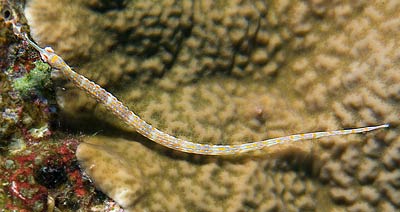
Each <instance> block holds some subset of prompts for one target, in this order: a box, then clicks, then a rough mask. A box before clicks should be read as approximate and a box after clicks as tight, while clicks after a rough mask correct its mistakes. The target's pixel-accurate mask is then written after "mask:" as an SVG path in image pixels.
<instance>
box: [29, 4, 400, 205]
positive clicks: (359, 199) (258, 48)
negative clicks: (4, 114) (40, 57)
mask: <svg viewBox="0 0 400 212" xmlns="http://www.w3.org/2000/svg"><path fill="white" fill-rule="evenodd" d="M29 5H30V6H29V11H30V14H31V16H30V21H31V24H32V27H33V28H34V31H35V35H36V38H37V40H38V41H40V42H41V43H42V44H43V45H53V46H54V47H55V50H56V52H58V53H60V55H61V56H63V57H65V58H66V61H67V62H69V63H71V64H72V65H74V66H75V67H77V68H76V69H77V71H78V72H80V73H82V74H84V75H86V76H88V77H89V78H91V79H93V80H94V81H96V82H97V83H99V84H100V85H102V86H105V87H106V88H108V89H109V90H111V91H113V93H114V94H116V95H117V96H118V97H120V99H122V100H123V102H125V103H126V104H127V105H128V106H130V108H131V109H132V110H134V111H135V112H137V113H138V114H139V115H141V117H142V118H144V119H145V120H146V121H148V122H150V123H152V124H154V125H155V126H156V127H158V128H160V129H162V130H163V131H166V132H169V133H171V134H174V135H178V136H181V137H182V138H187V139H189V140H192V141H196V142H200V143H230V144H231V143H243V142H246V141H250V140H260V139H262V138H267V137H275V136H282V135H286V134H291V133H296V132H306V131H317V130H328V129H338V128H344V127H361V126H365V125H371V124H380V123H390V124H391V128H390V129H389V130H385V131H381V132H376V133H368V134H366V135H361V136H360V135H354V136H345V137H335V138H329V139H322V140H320V142H310V141H307V142H304V143H300V144H297V145H296V144H294V145H290V146H282V147H277V148H274V149H271V150H267V151H265V152H261V153H260V154H259V155H263V154H267V153H273V155H274V156H273V157H271V158H265V157H259V156H257V157H256V155H255V154H254V155H250V156H244V157H240V159H237V160H235V159H234V158H233V159H232V158H229V159H227V160H226V159H225V158H215V157H213V158H211V159H210V158H204V157H198V156H190V155H184V154H178V153H173V154H171V155H169V154H168V153H166V151H164V150H165V149H163V148H160V147H159V146H157V145H147V146H145V145H143V144H144V143H137V142H133V141H140V142H148V140H145V139H144V138H141V137H137V136H136V137H132V138H130V139H122V138H116V137H121V133H119V132H118V134H120V135H119V136H108V137H101V136H94V137H93V138H91V139H88V140H87V143H86V144H82V145H81V146H80V147H79V148H78V157H79V159H80V160H81V162H82V164H83V166H84V167H86V169H87V172H88V173H89V174H90V175H91V177H92V178H93V179H94V181H95V182H96V183H97V184H98V185H99V187H100V188H101V189H102V190H103V191H104V192H105V193H106V194H108V195H110V196H111V197H112V198H114V199H115V200H117V201H119V202H120V203H121V204H123V205H124V206H125V207H126V208H128V209H132V210H134V209H136V210H141V209H142V210H145V209H147V210H150V211H152V210H153V211H157V210H164V209H165V210H171V211H172V210H174V211H176V210H178V211H179V210H180V211H186V210H198V211H216V210H227V211H242V210H254V211H268V210H270V211H296V210H299V209H301V210H319V211H328V210H347V211H375V210H380V211H396V210H397V209H398V208H399V207H400V205H399V201H398V200H399V198H397V197H398V196H399V192H398V186H399V185H398V181H399V176H400V175H399V173H400V170H399V168H398V165H397V164H398V163H399V157H398V155H399V151H400V150H399V142H400V140H399V137H400V136H399V134H400V132H399V129H398V125H399V112H400V111H399V110H400V109H399V101H400V75H399V73H400V70H399V69H400V66H399V63H398V60H399V56H400V51H399V48H398V47H399V46H400V44H399V39H398V34H399V33H400V28H399V23H400V15H399V13H398V12H397V11H398V10H399V9H400V4H399V3H398V1H395V0H385V1H339V0H337V1H323V0H322V1H311V0H310V1H285V0H280V1H168V0H165V1H116V2H114V3H110V4H108V3H104V1H96V0H93V1H85V2H84V3H82V1H78V0H76V1H52V2H50V3H47V2H44V1H36V0H32V1H30V4H29ZM82 5H83V6H82ZM50 7H51V8H52V9H51V10H49V9H46V8H50ZM60 14H64V15H60ZM70 14H75V15H70ZM82 16H88V17H89V18H87V19H82V18H79V17H82ZM57 17H58V18H57ZM54 26H59V28H60V29H62V30H59V31H58V30H57V31H55V32H54V33H47V32H49V31H54V30H52V28H53V27H54ZM88 26H92V27H88ZM110 50H112V51H110ZM110 52H111V53H110ZM85 61H88V62H85ZM122 82H123V83H124V84H123V86H121V85H120V83H122ZM77 96H78V97H79V100H78V101H68V99H70V98H72V97H75V98H76V97H77ZM83 96H84V94H83V93H82V92H78V91H76V90H73V89H72V88H71V87H69V90H68V91H67V93H64V94H63V95H62V96H61V97H60V100H62V99H64V101H63V102H64V110H65V111H66V112H67V114H68V116H67V117H68V118H71V117H72V116H76V117H80V115H81V114H86V115H88V116H89V117H93V116H94V117H96V118H97V119H103V120H104V119H105V120H108V121H109V123H112V124H114V125H117V126H118V125H119V124H118V123H119V122H118V121H116V120H115V117H113V116H107V117H103V116H104V114H105V111H104V109H102V108H101V107H97V106H96V104H95V103H94V101H90V100H88V99H86V98H85V97H83ZM93 111H94V112H93ZM92 113H93V114H92ZM120 127H121V128H123V126H122V125H120ZM97 130H98V129H97ZM109 133H111V134H112V133H114V134H115V132H110V131H109ZM131 135H132V134H125V135H123V137H126V136H131ZM127 140H129V141H127ZM304 144H309V146H307V147H308V148H301V147H302V146H304ZM311 144H312V146H311ZM299 145H300V146H301V147H300V146H299ZM160 149H161V151H160ZM94 152H96V153H97V154H93V153H94ZM98 152H100V153H98ZM117 156H118V157H117ZM99 157H100V158H99ZM101 158H103V159H101ZM117 158H118V159H117ZM117 162H118V163H117ZM116 165H118V168H117V169H118V170H119V171H118V172H116V173H124V174H123V175H121V174H116V175H111V174H108V175H104V174H102V173H101V171H99V170H103V169H107V167H111V166H112V167H113V169H116ZM96 167H99V169H98V170H96V169H97V168H96ZM138 169H139V170H141V171H140V173H138V171H137V170H138ZM129 173H131V174H129ZM123 176H127V177H123ZM132 176H134V179H132ZM118 181H119V182H120V183H117V184H115V186H110V185H109V184H111V182H112V183H115V182H118ZM127 182H130V183H127ZM121 188H126V189H127V194H129V195H130V196H129V195H127V196H129V197H132V198H129V199H127V198H125V197H126V196H125V197H123V196H122V197H121V196H117V195H115V193H116V191H119V190H121ZM132 191H134V192H132Z"/></svg>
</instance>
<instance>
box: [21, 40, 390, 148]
mask: <svg viewBox="0 0 400 212" xmlns="http://www.w3.org/2000/svg"><path fill="white" fill-rule="evenodd" d="M24 39H26V41H27V42H28V43H29V44H30V45H31V46H32V47H33V48H35V49H36V50H37V51H38V52H39V53H40V55H41V57H42V59H43V60H44V62H46V63H48V64H49V65H50V66H51V67H52V68H54V69H58V70H60V71H61V72H62V73H63V75H65V77H66V78H67V79H68V80H70V81H71V82H72V83H73V84H74V85H75V86H76V87H78V88H80V89H82V90H84V91H85V92H86V93H87V94H89V95H90V96H91V97H93V98H94V99H96V100H97V101H98V102H99V103H101V104H103V105H104V106H105V107H106V108H107V109H108V110H109V111H111V112H112V113H113V114H114V115H115V116H117V117H118V118H119V119H121V120H122V121H124V122H125V123H126V124H127V125H129V126H130V127H132V128H133V129H135V130H136V131H137V132H138V133H140V134H141V135H143V136H145V137H146V138H148V139H150V140H152V141H154V142H156V143H158V144H160V145H163V146H165V147H168V148H171V149H174V150H177V151H181V152H187V153H194V154H202V155H231V154H238V153H243V152H248V151H253V150H258V149H262V148H266V147H270V146H274V145H277V144H283V143H288V142H296V141H302V140H308V139H317V138H322V137H328V136H337V135H347V134H355V133H362V132H368V131H372V130H377V129H381V128H387V127H389V125H388V124H383V125H379V126H370V127H362V128H355V129H346V130H335V131H327V132H312V133H304V134H295V135H289V136H284V137H279V138H272V139H267V140H262V141H256V142H250V143H244V144H237V145H209V144H200V143H194V142H190V141H186V140H183V139H180V138H176V137H174V136H172V135H169V134H167V133H165V132H162V131H160V130H158V129H156V128H154V127H153V126H151V125H150V124H148V123H147V122H146V121H144V120H143V119H141V118H140V117H139V116H138V115H136V114H135V113H134V112H132V111H131V110H129V109H128V107H126V106H125V105H124V104H123V103H122V102H120V101H119V100H118V99H117V98H116V97H115V96H113V95H112V94H111V93H109V92H107V91H106V90H105V89H103V88H101V87H100V86H99V85H97V84H96V83H94V82H92V81H90V80H88V79H87V78H86V77H84V76H82V75H80V74H78V73H76V72H75V71H73V70H72V69H71V67H70V66H68V65H67V63H66V62H65V61H64V60H63V59H62V58H61V57H60V56H58V55H57V54H56V53H55V52H54V50H53V49H52V48H51V47H46V48H44V49H43V48H41V47H39V46H38V45H37V44H35V43H34V42H33V41H31V40H30V39H29V38H28V37H27V36H26V34H25V35H24Z"/></svg>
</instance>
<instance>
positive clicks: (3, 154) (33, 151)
mask: <svg viewBox="0 0 400 212" xmlns="http://www.w3.org/2000/svg"><path fill="white" fill-rule="evenodd" d="M22 11H23V1H18V0H15V1H12V0H10V1H5V0H1V1H0V173H1V174H0V209H1V210H2V211H21V212H27V211H34V212H36V211H38V212H39V211H59V210H62V211H76V210H83V211H89V210H93V209H94V208H96V207H99V206H101V208H106V207H107V206H110V208H112V207H114V206H112V205H113V204H114V205H115V202H113V201H112V200H110V199H108V198H106V197H104V195H103V194H101V193H100V192H98V191H96V190H95V187H94V186H93V184H92V183H91V182H90V181H89V179H87V178H86V177H84V176H83V175H82V174H81V172H80V169H79V167H78V164H77V160H76V157H75V151H76V148H77V145H78V143H79V140H78V139H76V138H73V136H71V135H66V134H64V133H62V132H59V131H56V127H55V126H57V122H56V121H55V113H56V110H57V108H56V106H55V105H54V103H55V99H54V97H55V94H54V89H52V83H51V81H50V70H49V66H48V65H47V64H44V63H43V62H40V55H39V54H37V53H36V52H35V51H34V50H33V49H30V48H29V46H28V44H27V43H26V42H22V41H21V40H20V39H19V38H18V37H17V36H15V31H13V26H12V24H11V23H10V21H11V20H17V21H18V23H19V24H20V27H21V28H20V29H21V30H23V31H24V32H29V28H28V26H27V24H26V20H25V18H24V15H23V12H22ZM118 207H119V206H116V207H114V208H118ZM110 210H111V209H110Z"/></svg>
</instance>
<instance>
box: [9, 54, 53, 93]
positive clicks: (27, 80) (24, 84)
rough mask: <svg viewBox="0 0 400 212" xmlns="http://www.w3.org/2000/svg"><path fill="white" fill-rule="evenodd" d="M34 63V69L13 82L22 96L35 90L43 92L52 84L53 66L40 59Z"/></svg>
mask: <svg viewBox="0 0 400 212" xmlns="http://www.w3.org/2000/svg"><path fill="white" fill-rule="evenodd" d="M34 64H35V68H34V69H32V70H31V71H30V72H29V73H28V74H26V75H25V76H23V77H21V78H18V79H16V80H15V81H14V82H13V85H12V86H13V88H14V89H15V90H16V91H18V92H19V93H20V94H21V96H22V97H28V96H30V95H32V94H33V93H35V92H39V93H41V91H43V90H44V89H45V88H47V87H49V86H50V85H51V77H50V72H51V67H50V66H49V65H48V64H47V63H44V62H42V61H40V60H38V61H36V62H34Z"/></svg>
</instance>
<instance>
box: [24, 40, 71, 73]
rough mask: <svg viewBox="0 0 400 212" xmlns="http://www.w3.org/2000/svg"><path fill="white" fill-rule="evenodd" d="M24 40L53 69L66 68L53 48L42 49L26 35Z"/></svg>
mask: <svg viewBox="0 0 400 212" xmlns="http://www.w3.org/2000/svg"><path fill="white" fill-rule="evenodd" d="M24 38H25V40H26V41H28V43H29V44H30V45H31V46H32V47H33V48H34V49H36V50H37V51H38V52H39V53H40V56H41V57H42V60H43V61H44V62H46V63H48V64H49V65H50V66H51V67H53V68H55V69H61V68H62V67H64V66H65V62H64V60H63V59H62V58H61V57H59V56H58V55H57V54H56V53H55V52H54V50H53V49H52V48H51V47H45V48H44V49H42V48H40V47H39V46H38V45H37V44H36V43H34V42H33V41H31V40H30V39H29V38H28V36H27V35H26V34H24Z"/></svg>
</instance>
